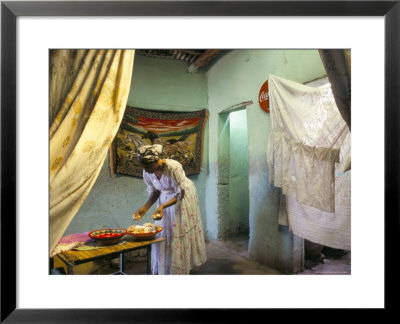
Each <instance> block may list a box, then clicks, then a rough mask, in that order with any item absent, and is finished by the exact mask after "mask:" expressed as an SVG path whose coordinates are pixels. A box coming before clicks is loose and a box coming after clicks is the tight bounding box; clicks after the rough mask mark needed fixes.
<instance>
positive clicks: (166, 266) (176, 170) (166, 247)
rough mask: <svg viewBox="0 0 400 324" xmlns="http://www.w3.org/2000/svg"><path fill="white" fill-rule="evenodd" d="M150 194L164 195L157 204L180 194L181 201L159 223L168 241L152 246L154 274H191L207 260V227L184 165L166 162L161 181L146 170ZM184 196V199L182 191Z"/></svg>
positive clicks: (146, 181)
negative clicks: (203, 223) (204, 230)
mask: <svg viewBox="0 0 400 324" xmlns="http://www.w3.org/2000/svg"><path fill="white" fill-rule="evenodd" d="M143 180H144V182H145V183H146V184H147V191H148V192H149V193H151V192H152V191H155V190H159V191H160V192H161V194H160V197H159V200H158V203H157V205H160V204H164V203H166V202H167V201H169V200H171V199H172V198H173V197H175V196H176V195H177V194H179V198H178V202H177V203H176V204H175V205H173V206H170V207H167V208H165V209H164V216H163V218H162V219H161V220H160V221H156V222H155V223H156V224H159V225H161V226H162V227H163V228H164V230H163V231H162V232H161V233H160V234H158V236H164V237H165V238H166V240H165V241H164V242H162V243H160V244H155V245H153V247H152V250H151V251H152V254H151V267H152V272H153V273H154V274H189V272H190V269H192V268H194V267H196V266H199V265H201V264H202V263H204V262H205V261H206V248H205V242H204V233H203V225H202V221H201V215H200V207H199V201H198V195H197V190H196V187H195V185H194V183H193V182H192V181H191V180H190V179H189V178H187V177H186V175H185V172H184V170H183V168H182V165H181V164H180V163H179V162H177V161H175V160H170V159H167V160H166V165H165V168H164V171H163V174H162V176H161V178H160V179H158V178H157V176H156V175H155V174H151V173H147V172H146V171H143ZM182 190H184V197H183V199H181V194H180V193H181V192H182Z"/></svg>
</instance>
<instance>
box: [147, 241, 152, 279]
mask: <svg viewBox="0 0 400 324" xmlns="http://www.w3.org/2000/svg"><path fill="white" fill-rule="evenodd" d="M147 274H151V245H148V246H147Z"/></svg>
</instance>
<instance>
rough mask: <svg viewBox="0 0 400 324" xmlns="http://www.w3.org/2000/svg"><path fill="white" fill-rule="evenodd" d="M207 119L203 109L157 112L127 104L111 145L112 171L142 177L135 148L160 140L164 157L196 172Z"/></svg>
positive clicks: (198, 166) (198, 168)
mask: <svg viewBox="0 0 400 324" xmlns="http://www.w3.org/2000/svg"><path fill="white" fill-rule="evenodd" d="M207 119H208V112H207V110H206V109H203V110H200V111H194V112H161V111H154V110H145V109H139V108H134V107H129V106H127V107H126V110H125V114H124V117H123V119H122V122H121V126H120V128H119V130H118V132H117V135H116V136H115V138H114V141H113V145H112V149H111V153H112V155H111V156H110V162H111V170H112V172H115V173H119V174H124V175H130V176H135V177H142V174H143V171H142V169H141V168H140V166H139V163H138V162H137V159H136V149H137V148H138V147H139V146H141V145H149V144H161V145H162V146H163V150H164V158H169V159H174V160H176V161H179V162H180V163H181V164H182V166H183V169H184V171H185V173H186V175H192V174H198V173H200V169H201V163H202V155H203V141H204V130H205V126H206V122H207Z"/></svg>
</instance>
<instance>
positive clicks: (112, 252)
mask: <svg viewBox="0 0 400 324" xmlns="http://www.w3.org/2000/svg"><path fill="white" fill-rule="evenodd" d="M164 240H165V237H160V238H155V239H153V240H149V241H138V240H136V239H135V238H134V237H132V236H128V235H126V236H124V237H123V238H122V239H121V242H123V243H121V244H117V245H111V246H104V247H102V248H99V249H93V250H82V251H79V250H69V251H66V252H61V253H59V254H57V257H58V258H59V259H60V260H61V261H62V262H64V263H65V264H66V265H67V267H68V272H67V274H73V273H74V271H73V267H74V266H76V265H78V264H82V263H86V262H90V261H94V260H99V259H103V258H107V257H116V256H118V255H119V266H120V270H119V271H117V272H115V273H113V274H120V275H125V274H126V273H125V272H124V263H125V260H124V254H125V253H126V252H131V251H135V250H139V249H143V248H146V249H147V274H151V247H152V245H153V244H156V243H160V242H162V241H164Z"/></svg>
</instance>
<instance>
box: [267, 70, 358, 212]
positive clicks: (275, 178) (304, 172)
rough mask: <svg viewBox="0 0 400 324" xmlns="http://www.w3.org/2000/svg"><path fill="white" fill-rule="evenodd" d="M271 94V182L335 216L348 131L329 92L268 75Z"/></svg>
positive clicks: (269, 164)
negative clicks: (339, 168) (338, 175)
mask: <svg viewBox="0 0 400 324" xmlns="http://www.w3.org/2000/svg"><path fill="white" fill-rule="evenodd" d="M269 96H270V120H271V129H270V133H269V137H268V147H267V162H268V166H269V179H270V182H271V183H272V184H274V185H275V186H277V187H281V188H282V193H283V194H284V195H286V196H288V197H291V198H293V199H295V200H297V202H298V203H300V204H303V205H306V206H311V207H314V208H316V209H319V210H321V211H325V212H328V213H334V212H335V163H337V162H339V161H340V158H341V156H340V148H341V146H342V143H343V142H345V140H346V139H348V138H349V136H350V131H349V128H348V127H347V125H346V123H345V122H344V120H343V118H342V116H341V115H340V113H339V110H338V109H337V106H336V104H335V100H334V97H333V94H332V90H331V89H330V87H328V88H314V87H310V86H306V85H303V84H300V83H297V82H294V81H290V80H286V79H283V78H280V77H277V76H274V75H272V74H270V75H269ZM347 142H348V141H347Z"/></svg>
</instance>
